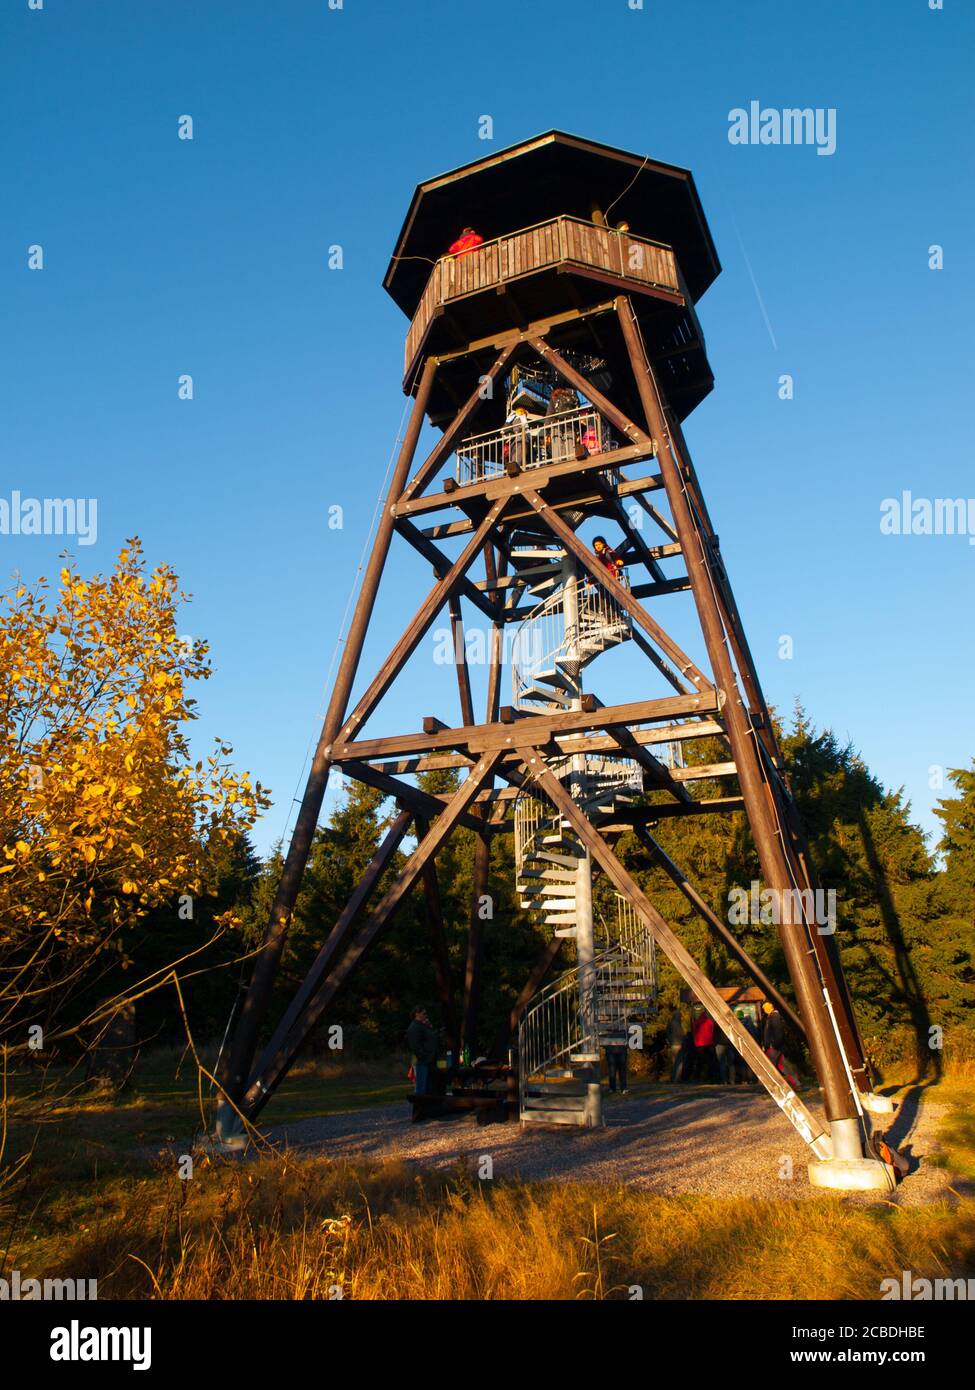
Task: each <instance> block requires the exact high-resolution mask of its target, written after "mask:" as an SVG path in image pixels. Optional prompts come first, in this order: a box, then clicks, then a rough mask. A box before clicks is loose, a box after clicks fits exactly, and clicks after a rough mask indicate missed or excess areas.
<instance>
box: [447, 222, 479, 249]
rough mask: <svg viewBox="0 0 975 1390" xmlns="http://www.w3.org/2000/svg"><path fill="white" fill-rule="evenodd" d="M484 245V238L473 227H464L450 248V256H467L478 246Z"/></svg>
mask: <svg viewBox="0 0 975 1390" xmlns="http://www.w3.org/2000/svg"><path fill="white" fill-rule="evenodd" d="M483 245H484V238H483V237H482V236H481V234H480V232H475V230H474V228H473V227H465V228H464V230H463V231H462V232H461V234H460V236H459V237H458V238H457V240H456V241H455V242H454V244H453V246H451V248H450V253H449V254H450V255H451V256H469V255H470V253H471V252H472V251H474V250H475V249H476V248H477V247H478V246H483Z"/></svg>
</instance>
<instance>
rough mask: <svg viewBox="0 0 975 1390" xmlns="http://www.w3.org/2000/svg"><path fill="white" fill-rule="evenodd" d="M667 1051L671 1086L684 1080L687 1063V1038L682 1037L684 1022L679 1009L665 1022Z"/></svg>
mask: <svg viewBox="0 0 975 1390" xmlns="http://www.w3.org/2000/svg"><path fill="white" fill-rule="evenodd" d="M664 1036H665V1038H666V1040H667V1050H668V1051H669V1053H670V1080H671V1084H672V1085H676V1083H677V1082H678V1081H683V1080H684V1075H685V1072H686V1062H687V1046H686V1044H687V1038H686V1037H685V1035H684V1020H683V1019H682V1018H681V1016H680V1009H679V1008H676V1009H675V1010H674V1012H673V1013H672V1014H671V1015H670V1018H668V1020H667V1027H666V1030H665V1032H664Z"/></svg>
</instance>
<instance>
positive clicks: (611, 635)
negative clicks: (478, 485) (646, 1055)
mask: <svg viewBox="0 0 975 1390" xmlns="http://www.w3.org/2000/svg"><path fill="white" fill-rule="evenodd" d="M513 559H514V562H515V565H516V566H517V567H518V569H519V570H520V571H521V574H522V576H523V577H524V578H526V579H528V582H529V588H530V589H531V591H532V592H533V593H535V594H536V596H543V597H542V598H541V602H540V603H539V604H538V606H537V607H536V608H535V609H534V610H533V611H532V612H531V613H530V614H529V615H528V617H527V618H526V619H525V621H524V622H523V624H522V625H521V627H520V628H519V630H518V633H517V636H516V639H515V644H514V651H513V683H514V701H515V705H516V706H517V707H518V708H520V709H523V710H525V711H532V712H538V711H540V710H552V711H557V710H560V709H571V708H578V707H579V702H580V701H581V698H582V672H583V670H584V669H585V667H586V666H588V665H589V663H590V662H592V661H594V660H595V658H596V657H597V656H600V655H602V654H603V653H604V652H606V651H608V650H609V649H610V648H611V647H615V646H618V645H619V644H620V643H621V642H624V641H626V640H627V639H628V638H629V637H630V626H629V617H628V615H627V614H626V612H625V611H624V610H623V609H622V608H621V607H620V606H619V605H618V604H617V603H616V602H615V601H614V600H613V599H612V598H610V597H609V596H608V595H607V594H606V593H605V592H604V591H603V590H602V589H600V588H599V587H598V586H596V585H594V584H592V583H590V582H587V581H583V580H581V579H579V578H578V576H577V574H576V572H575V569H574V566H573V565H572V563H571V562H570V561H569V559H568V558H567V556H566V553H565V551H563V550H560V549H557V548H555V547H549V548H545V549H537V548H527V547H526V548H518V549H515V550H514V551H513ZM564 743H565V740H563V745H564ZM550 767H551V770H552V771H553V772H554V773H555V775H556V776H557V777H558V778H559V780H560V781H561V782H563V783H564V784H565V785H566V787H567V789H568V790H569V791H570V793H571V795H572V798H573V800H574V801H576V802H577V803H578V804H579V805H580V806H581V807H582V808H583V809H584V810H585V812H586V814H587V815H588V816H589V817H590V819H592V820H593V821H594V822H596V823H597V824H598V822H599V821H600V820H601V819H606V818H611V817H612V815H613V812H614V811H616V810H617V809H618V808H620V807H622V806H624V805H627V804H629V803H631V802H632V801H633V800H634V798H635V797H637V796H638V795H639V794H640V793H641V792H642V790H643V774H642V770H641V768H640V767H639V765H638V764H637V763H636V762H634V761H633V760H631V759H628V758H624V757H607V756H603V755H596V754H586V753H579V754H571V753H568V754H566V755H565V756H564V757H563V758H562V759H561V760H559V761H558V762H555V763H550ZM515 865H516V875H517V887H518V893H519V896H520V900H521V905H522V907H524V908H526V909H527V910H528V911H529V913H530V914H531V916H532V917H533V919H534V920H535V921H536V922H537V923H538V924H539V925H542V926H544V927H546V928H547V929H548V930H551V931H552V932H553V933H554V935H555V936H559V937H566V938H569V939H571V940H573V941H574V943H575V947H576V955H577V963H576V964H575V965H574V966H573V967H572V968H571V969H569V970H567V971H565V972H564V973H563V974H562V975H560V976H559V977H558V978H557V979H555V980H554V981H552V982H551V983H550V984H548V985H547V986H546V987H545V988H544V989H542V990H541V991H540V992H539V993H538V994H536V995H535V996H534V998H533V999H531V1000H530V1001H529V1002H528V1004H527V1005H526V1007H525V1009H524V1011H523V1013H522V1015H521V1018H520V1020H519V1027H518V1055H519V1108H520V1116H521V1120H522V1122H523V1123H543V1124H570V1125H582V1126H593V1125H597V1124H599V1123H601V1116H600V1085H599V1057H600V1048H601V1047H606V1046H610V1045H614V1044H615V1045H622V1044H625V1043H626V1042H627V1041H628V1037H629V1029H630V1025H631V1024H634V1023H643V1022H645V1021H646V1020H647V1019H648V1018H649V1016H650V1015H651V1013H652V1012H653V1009H654V1007H655V998H656V969H655V958H654V943H653V938H652V937H651V935H650V933H649V931H648V930H647V928H646V926H645V924H644V923H643V922H642V920H641V919H640V918H639V917H638V916H637V914H636V913H635V912H634V911H633V909H632V907H631V906H630V904H629V903H628V901H627V900H626V899H625V898H622V897H620V896H619V895H616V896H615V916H614V918H613V920H611V921H609V922H607V921H606V920H605V918H604V917H603V916H602V915H601V914H599V913H594V912H593V904H592V865H591V861H590V859H589V856H588V854H587V852H586V850H585V848H584V846H583V845H582V843H581V842H580V840H579V838H578V836H577V835H576V833H575V831H574V830H573V829H572V828H571V827H570V826H569V824H568V823H567V822H566V820H565V819H564V817H562V816H561V815H560V814H558V813H557V812H555V811H554V810H553V808H552V807H551V806H550V805H549V803H548V802H546V801H542V800H539V799H538V798H536V797H534V796H532V794H531V789H530V787H526V788H523V789H522V791H521V794H520V795H519V797H518V800H517V802H516V805H515Z"/></svg>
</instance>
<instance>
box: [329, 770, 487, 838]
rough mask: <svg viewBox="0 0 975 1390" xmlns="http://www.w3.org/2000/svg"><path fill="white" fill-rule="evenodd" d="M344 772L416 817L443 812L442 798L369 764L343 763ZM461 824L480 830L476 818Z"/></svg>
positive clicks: (430, 815)
mask: <svg viewBox="0 0 975 1390" xmlns="http://www.w3.org/2000/svg"><path fill="white" fill-rule="evenodd" d="M342 771H343V772H344V773H345V775H346V776H347V777H351V778H353V780H354V781H356V782H362V783H363V784H364V785H365V786H367V787H375V789H376V791H380V792H385V793H386V795H387V796H391V797H392V798H393V799H394V800H395V801H396V802H397V803H398V804H399V805H400V806H405V807H407V808H408V809H409V810H410V811H411V812H412V813H413V814H414V815H416V816H427V817H432V816H439V814H440V812H441V811H442V810H443V807H444V803H443V799H442V798H441V797H439V796H433V795H432V794H431V793H430V792H425V791H423V790H422V788H420V787H414V786H413V785H412V783H410V782H401V781H400V780H399V779H398V778H397V777H391V776H390V775H389V773H388V772H381V771H380V770H379V769H377V768H374V767H370V766H369V764H368V763H361V762H349V763H343V764H342ZM461 824H462V825H465V826H466V827H467V829H468V830H477V829H478V821H477V820H476V818H475V817H474V816H466V815H465V816H464V817H463V819H462V821H461Z"/></svg>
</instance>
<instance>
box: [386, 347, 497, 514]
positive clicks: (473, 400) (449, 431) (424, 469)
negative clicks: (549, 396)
mask: <svg viewBox="0 0 975 1390" xmlns="http://www.w3.org/2000/svg"><path fill="white" fill-rule="evenodd" d="M513 352H514V346H513V345H511V346H508V347H504V348H502V349H501V351H500V352H499V353H498V355H497V357H496V358H495V360H494V362H493V363H492V365H491V367H490V368H489V369H488V371H487V372H486V373H485V375H486V376H487V378H488V379H489V380H491V381H492V382H493V381H494V380H495V378H496V377H497V376H498V375H499V374H500V373H501V372H502V371H503V370H504V368H505V367H506V365H507V363H508V360H509V359H510V357H511V354H512V353H513ZM483 404H484V382H483V380H481V381H480V382H478V385H477V386H476V387H475V388H474V390H473V391H472V392H471V394H470V395H469V396H468V397H467V400H466V401H465V402H464V404H463V405H462V406H461V408H460V410H459V411H458V412H457V414H456V415H455V416H454V418H453V420H451V422H450V424H449V425H448V427H447V428H446V429H445V430H444V433H443V437H442V438H441V439H440V440H438V442H437V444H436V446H435V448H434V449H433V450H431V452H430V453H429V454H428V455H427V457H426V459H425V460H424V462H423V463H422V464H421V465H420V468H419V471H418V472H417V474H416V476H415V477H414V478H413V479H412V480H411V481H410V482H409V483H408V484H407V486H406V487H405V488H404V489H403V492H402V495H401V497H400V499H399V502H398V503H397V515H401V514H402V513H401V512H400V507H401V506H402V505H403V504H404V503H407V502H409V500H410V499H411V498H413V497H418V496H419V494H420V493H421V492H423V490H424V489H425V488H426V487H427V486H428V484H429V483H430V481H431V479H432V478H433V475H434V473H436V471H437V469H438V468H439V467H440V465H441V464H442V463H443V461H444V459H446V458H447V457H448V455H449V454H450V453H452V452H453V449H454V446H455V445H456V443H457V441H458V440H459V439H460V438H461V437H462V436H463V434H464V431H465V429H466V428H467V426H468V424H469V423H470V421H471V420H472V419H473V417H474V415H475V414H476V413H477V410H478V408H479V407H480V406H482V405H483Z"/></svg>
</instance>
